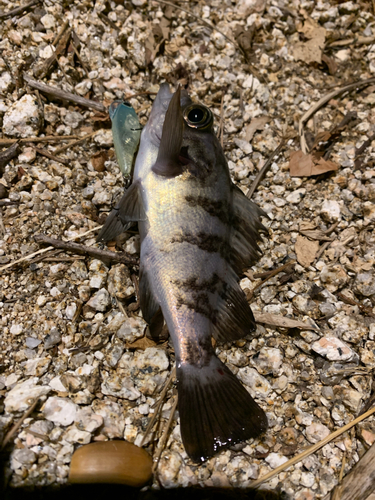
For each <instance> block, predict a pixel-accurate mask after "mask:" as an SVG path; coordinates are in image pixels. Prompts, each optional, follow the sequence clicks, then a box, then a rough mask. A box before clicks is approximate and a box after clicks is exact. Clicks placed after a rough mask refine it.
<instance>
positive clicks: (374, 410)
mask: <svg viewBox="0 0 375 500" xmlns="http://www.w3.org/2000/svg"><path fill="white" fill-rule="evenodd" d="M374 413H375V407H374V408H371V410H369V411H367V412H366V413H364V414H363V415H361V416H359V417H357V418H355V419H354V420H353V421H352V422H349V423H348V424H346V425H344V426H343V427H341V428H340V429H338V430H337V431H335V432H332V433H331V434H329V435H328V436H327V437H325V438H324V439H322V440H321V441H319V442H318V443H316V444H314V445H312V446H310V448H308V449H307V450H305V451H303V452H302V453H299V454H298V455H297V456H295V457H294V458H291V459H290V460H288V461H287V462H285V464H282V465H280V466H279V467H276V469H274V470H272V471H271V472H268V474H265V475H264V476H263V477H261V478H259V479H256V480H255V481H253V482H252V483H251V484H250V487H251V488H257V487H258V486H259V485H260V484H262V483H264V482H266V481H268V480H269V479H272V478H273V477H275V476H277V475H278V474H280V472H283V471H284V470H286V469H289V467H291V466H292V465H295V464H297V463H298V462H300V461H301V460H304V459H305V458H307V457H308V456H310V455H312V454H313V453H315V452H316V451H318V450H319V449H320V448H322V447H323V446H325V445H326V444H328V443H330V442H331V441H333V440H334V439H336V438H337V437H339V436H341V434H344V432H346V431H348V430H349V429H351V428H352V427H354V426H355V425H357V424H359V422H362V420H365V419H366V418H367V417H369V416H370V415H373V414H374ZM374 452H375V448H374ZM374 486H375V482H374ZM356 498H358V500H360V499H362V498H366V497H356ZM328 499H329V497H328ZM328 499H325V500H328ZM340 500H341V499H340ZM342 500H343V499H342ZM347 500H353V497H347Z"/></svg>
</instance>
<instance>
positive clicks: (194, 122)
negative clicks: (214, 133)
mask: <svg viewBox="0 0 375 500" xmlns="http://www.w3.org/2000/svg"><path fill="white" fill-rule="evenodd" d="M183 115H184V120H185V122H186V123H187V124H188V125H189V127H192V128H205V127H207V126H208V125H210V124H211V123H212V113H211V111H210V110H209V109H208V108H206V107H205V106H201V105H200V104H191V105H190V106H188V107H187V108H186V109H185V110H184V113H183Z"/></svg>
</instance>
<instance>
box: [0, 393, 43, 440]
mask: <svg viewBox="0 0 375 500" xmlns="http://www.w3.org/2000/svg"><path fill="white" fill-rule="evenodd" d="M38 403H39V398H37V399H36V400H35V401H34V402H33V404H32V405H31V406H30V408H29V409H28V410H26V411H25V413H24V414H23V415H22V417H21V418H20V419H19V420H18V422H16V423H15V424H14V425H13V427H12V428H11V429H10V431H9V432H8V433H7V435H6V436H5V437H4V440H3V442H2V443H1V448H0V449H3V448H5V446H6V445H7V444H8V443H9V441H10V440H11V439H12V437H13V436H14V434H15V433H16V432H17V431H18V429H19V428H20V427H21V425H22V423H23V422H24V421H25V420H26V419H27V417H28V416H29V415H31V414H32V412H33V411H34V410H35V408H36V405H37V404H38Z"/></svg>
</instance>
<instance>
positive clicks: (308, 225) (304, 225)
mask: <svg viewBox="0 0 375 500" xmlns="http://www.w3.org/2000/svg"><path fill="white" fill-rule="evenodd" d="M315 228H316V224H315V223H314V222H306V221H302V222H300V225H299V230H300V232H302V231H312V230H313V229H315Z"/></svg>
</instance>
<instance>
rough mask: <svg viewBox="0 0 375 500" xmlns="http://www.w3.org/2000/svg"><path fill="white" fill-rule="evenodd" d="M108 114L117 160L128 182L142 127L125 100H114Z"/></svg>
mask: <svg viewBox="0 0 375 500" xmlns="http://www.w3.org/2000/svg"><path fill="white" fill-rule="evenodd" d="M109 116H110V118H111V122H112V136H113V144H114V146H115V152H116V157H117V161H118V164H119V167H120V170H121V172H122V175H123V176H124V179H125V182H128V181H129V180H130V178H131V172H132V166H133V160H134V157H135V153H136V151H137V149H138V145H139V140H140V137H141V130H142V127H141V125H140V123H139V119H138V116H137V113H136V112H135V110H134V108H133V107H132V105H131V104H130V103H129V102H127V101H114V102H113V103H112V104H111V105H110V107H109Z"/></svg>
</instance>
